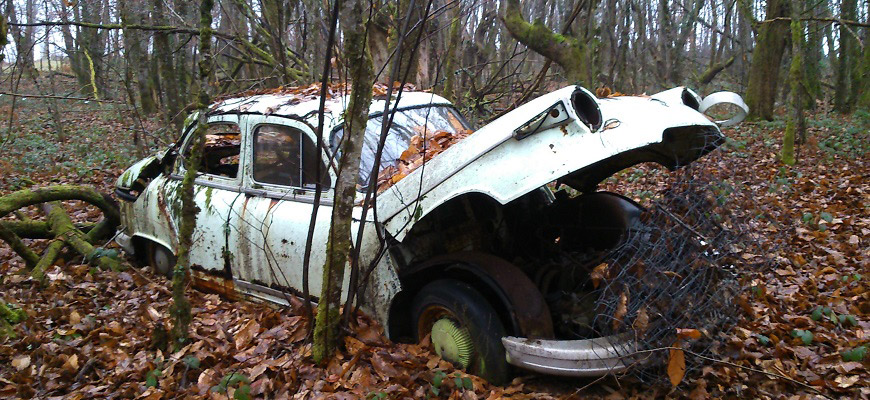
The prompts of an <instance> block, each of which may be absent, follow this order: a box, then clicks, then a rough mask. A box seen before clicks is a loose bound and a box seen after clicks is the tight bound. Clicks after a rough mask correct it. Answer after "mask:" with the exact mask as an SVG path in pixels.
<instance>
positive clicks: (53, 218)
mask: <svg viewBox="0 0 870 400" xmlns="http://www.w3.org/2000/svg"><path fill="white" fill-rule="evenodd" d="M42 211H43V212H45V215H46V217H47V218H48V223H49V225H50V226H51V232H52V233H53V234H54V235H55V237H57V238H58V239H62V240H63V241H64V242H66V244H68V245H69V246H70V247H72V248H73V249H74V250H75V251H76V252H78V253H79V254H81V255H82V256H84V257H85V258H86V259H91V258H94V250H95V249H94V246H92V245H91V243H90V242H89V240H88V236H87V235H85V234H84V233H82V231H80V230H78V229H76V228H75V226H74V225H73V223H72V220H71V219H70V217H69V215H68V214H67V213H66V211H64V209H63V207H62V206H61V205H60V203H59V202H56V201H55V202H51V203H44V204H43V205H42ZM94 262H95V263H96V264H97V265H98V266H100V267H101V268H103V269H111V270H112V271H117V270H120V269H121V265H120V264H119V263H118V260H115V259H113V258H111V257H96V259H95V260H94Z"/></svg>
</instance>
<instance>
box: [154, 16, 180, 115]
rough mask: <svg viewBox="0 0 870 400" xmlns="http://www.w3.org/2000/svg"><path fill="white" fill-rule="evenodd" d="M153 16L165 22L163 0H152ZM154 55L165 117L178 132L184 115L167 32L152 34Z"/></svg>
mask: <svg viewBox="0 0 870 400" xmlns="http://www.w3.org/2000/svg"><path fill="white" fill-rule="evenodd" d="M153 5H154V8H153V10H154V11H153V18H154V20H155V21H154V22H155V24H157V25H161V24H165V23H166V11H165V10H164V4H163V0H154V1H153ZM154 56H155V57H156V58H157V65H158V70H159V71H160V80H161V81H162V82H161V87H162V89H163V90H162V92H163V96H164V99H163V100H164V101H165V104H164V106H165V110H166V111H165V112H166V114H165V115H166V119H167V120H168V121H170V122H172V125H173V126H174V127H175V131H176V132H178V131H180V130H181V128H182V124H183V123H184V117H183V116H181V115H179V112H180V111H181V105H180V103H181V99H179V96H178V93H179V92H178V90H176V83H177V82H178V78H177V75H176V72H175V67H174V66H173V65H172V59H173V57H172V44H171V42H170V37H169V34H168V33H165V32H156V33H155V34H154Z"/></svg>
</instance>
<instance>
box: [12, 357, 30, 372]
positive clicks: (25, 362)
mask: <svg viewBox="0 0 870 400" xmlns="http://www.w3.org/2000/svg"><path fill="white" fill-rule="evenodd" d="M12 366H13V367H14V368H15V369H16V370H18V371H21V370H23V369H25V368H27V367H29V366H30V356H21V357H16V358H13V359H12Z"/></svg>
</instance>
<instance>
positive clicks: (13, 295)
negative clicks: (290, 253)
mask: <svg viewBox="0 0 870 400" xmlns="http://www.w3.org/2000/svg"><path fill="white" fill-rule="evenodd" d="M367 4H368V7H369V8H368V10H369V11H370V13H369V14H368V15H367V16H366V28H367V32H366V34H367V35H368V36H367V37H368V46H369V49H370V51H371V55H372V58H373V61H374V72H375V74H376V78H375V79H376V81H377V82H380V83H388V82H389V80H390V76H391V72H392V71H391V70H390V69H391V64H392V63H391V56H392V55H393V54H394V51H395V49H396V47H397V45H398V43H399V41H402V40H404V41H405V45H406V46H407V47H408V48H410V49H411V51H406V52H403V53H402V54H403V60H402V62H403V65H404V66H409V65H410V70H411V71H412V73H410V74H409V75H408V79H407V80H408V81H409V82H411V83H413V84H414V85H415V86H416V87H417V88H418V89H424V90H429V89H431V90H433V91H435V92H436V93H439V94H442V95H444V96H445V97H447V98H449V99H450V100H452V101H454V102H455V103H456V104H457V106H458V107H459V108H460V109H461V110H462V111H463V113H464V114H465V115H466V116H467V117H468V118H469V120H470V121H471V122H472V124H473V125H474V126H475V127H479V126H482V125H483V124H484V123H485V122H486V121H488V120H491V119H492V118H494V117H497V116H498V115H500V114H501V113H503V112H505V111H506V110H509V109H511V108H512V107H514V106H516V105H517V104H521V103H522V102H524V101H526V100H528V99H530V98H533V97H534V96H536V95H538V94H541V93H545V92H547V91H549V90H552V89H555V88H558V87H562V86H564V85H567V84H570V83H580V84H582V85H584V86H586V87H587V88H589V89H590V90H593V91H596V90H597V89H600V90H601V91H599V93H600V94H602V95H606V94H608V93H627V94H641V93H655V92H657V91H659V90H661V89H665V88H669V87H672V86H676V85H686V86H689V87H691V88H693V89H695V90H696V91H698V92H699V93H701V94H702V95H705V94H709V93H712V92H715V91H717V90H720V89H725V90H731V91H735V92H737V93H740V94H741V95H743V96H744V98H745V99H746V101H747V103H748V104H749V106H750V112H751V115H750V122H748V123H744V124H743V125H740V126H738V127H737V128H736V129H729V130H726V131H725V133H726V135H727V136H728V137H729V141H728V143H727V144H726V145H725V146H723V149H722V155H723V158H721V159H715V160H711V162H710V164H709V168H710V172H711V173H716V174H719V175H723V176H728V179H731V180H732V181H733V182H735V185H737V186H743V187H745V188H747V189H750V191H751V192H752V193H753V194H757V196H755V197H753V198H751V199H748V200H746V202H744V203H739V202H735V204H734V206H735V207H757V208H759V209H761V210H763V211H764V212H765V213H766V214H767V215H770V216H772V218H773V219H774V221H773V222H774V223H772V225H771V226H773V227H774V228H771V229H775V231H776V232H777V233H776V234H774V233H773V232H774V231H770V232H768V234H769V235H770V236H771V237H776V241H778V242H779V243H778V244H779V245H780V247H779V248H780V249H781V250H780V251H778V253H777V256H778V257H779V258H778V260H779V263H778V265H777V266H776V268H772V269H770V270H753V271H745V273H746V278H745V281H746V283H747V293H746V295H745V299H744V300H745V302H744V303H743V304H742V309H743V310H742V311H743V312H744V313H745V314H746V315H745V316H744V318H743V320H741V322H740V323H739V324H738V327H737V328H735V330H734V333H733V337H732V339H731V340H730V341H728V342H727V343H723V348H722V349H721V352H720V353H719V356H720V360H719V361H718V362H711V363H710V365H709V366H708V367H705V368H704V369H703V370H700V371H694V372H692V373H691V374H690V375H689V376H687V377H686V379H685V380H683V382H682V383H680V384H679V385H678V386H677V387H676V388H670V387H658V386H656V387H651V386H648V385H646V384H642V383H632V382H629V381H625V382H623V381H620V380H616V379H613V378H607V379H604V380H600V381H581V382H578V381H571V380H561V379H556V378H546V377H541V376H537V375H527V376H520V377H519V378H518V379H517V380H515V381H514V382H513V383H512V384H511V385H510V386H507V387H503V388H498V387H492V386H489V385H488V384H487V383H485V382H483V381H481V380H479V379H477V378H475V377H469V376H467V375H464V374H462V373H461V372H457V371H454V370H453V369H452V368H451V367H450V366H449V365H444V363H439V361H438V360H437V357H435V356H434V355H433V354H432V353H431V352H430V351H429V350H427V349H425V348H421V347H419V346H411V345H399V344H393V343H389V342H388V341H386V340H385V339H384V338H383V337H382V336H380V334H379V331H378V329H377V327H372V326H371V325H370V323H369V322H367V321H366V320H364V319H361V320H360V321H358V324H356V325H354V326H355V328H354V329H355V330H354V334H353V335H351V336H348V337H347V338H346V339H345V343H344V344H345V346H344V348H343V350H342V353H341V354H340V355H339V356H338V357H337V358H335V359H333V361H332V362H330V363H329V365H327V366H326V367H320V366H317V365H315V364H314V363H312V362H311V361H310V357H308V356H309V354H310V352H311V348H310V344H308V343H306V341H305V340H304V337H305V335H304V333H300V332H304V329H301V328H300V326H301V325H304V323H305V321H304V320H305V316H304V315H303V314H304V313H303V312H302V310H301V309H300V308H298V307H295V308H291V309H287V310H278V311H276V310H273V309H270V308H268V307H266V306H262V305H253V304H246V303H235V302H230V301H227V300H225V299H221V298H218V297H216V296H203V295H201V294H199V295H198V294H190V295H189V298H190V299H191V301H192V303H193V309H192V314H193V320H192V323H191V339H192V341H191V344H190V345H189V346H188V347H186V348H184V349H182V351H180V352H176V353H173V354H164V353H163V352H162V351H161V350H159V349H155V347H154V346H153V343H152V341H153V337H152V336H153V331H154V327H155V326H157V325H160V324H163V323H164V322H166V320H167V316H168V314H169V311H168V310H169V307H170V304H171V298H170V294H169V293H168V291H167V290H166V289H165V288H164V287H165V286H166V282H165V280H164V279H163V278H161V277H157V276H154V275H153V274H150V273H149V272H148V271H145V272H139V271H138V270H135V269H130V270H127V271H124V272H110V271H107V272H104V273H103V272H101V273H95V271H94V270H93V269H92V268H91V267H90V266H89V265H88V263H87V262H86V261H84V260H82V259H81V258H80V257H79V258H77V257H74V256H73V255H71V254H70V255H68V257H64V258H61V259H60V260H59V261H58V262H56V263H55V264H56V265H55V266H53V267H52V269H51V270H49V271H47V274H46V276H47V277H48V278H47V279H48V284H47V286H46V287H43V288H40V289H39V290H35V289H34V288H33V286H32V285H31V282H30V281H29V280H28V278H27V277H26V276H25V275H20V274H18V272H22V271H23V270H24V265H23V263H22V262H21V260H20V259H18V258H17V257H16V256H15V254H14V253H13V252H12V251H11V250H10V249H9V248H8V247H6V245H5V244H4V245H3V246H0V287H2V291H0V293H2V294H0V295H2V298H3V301H4V302H8V303H10V304H15V305H17V307H20V308H21V309H22V310H24V312H25V313H26V314H27V318H26V320H24V321H22V322H20V323H19V324H17V325H15V328H14V329H15V331H14V335H12V336H9V337H6V338H2V339H0V372H2V374H0V395H2V396H19V397H32V396H37V397H48V396H69V397H73V398H82V397H107V396H118V397H136V396H141V397H143V398H160V397H162V396H166V397H169V396H177V395H181V396H184V395H188V396H199V395H208V396H213V397H221V396H230V397H233V396H237V398H246V397H244V396H248V397H251V396H253V397H257V396H264V394H268V395H269V397H292V396H294V395H303V396H304V395H311V396H317V395H325V394H330V393H333V392H343V394H340V395H335V396H336V397H338V398H342V397H347V398H354V397H370V398H371V397H374V398H387V397H401V396H418V397H420V396H425V395H427V394H428V395H430V396H431V395H432V394H431V392H430V391H431V388H442V387H443V388H444V390H443V392H442V394H441V395H442V397H445V396H452V397H454V398H458V397H463V398H477V397H484V398H496V397H498V396H506V397H515V398H538V397H546V396H553V397H571V396H577V395H581V396H593V397H594V396H600V397H611V398H620V397H629V396H632V395H643V396H650V397H655V396H661V395H664V394H667V393H671V394H673V395H675V396H679V397H692V398H705V397H709V396H715V397H720V396H727V395H730V396H737V397H768V398H785V397H788V396H791V395H795V396H800V395H806V396H820V395H821V396H827V397H834V398H836V397H843V398H861V397H863V398H866V397H867V396H870V389H868V388H867V387H866V384H861V383H860V382H867V381H868V378H870V375H868V357H866V347H867V343H868V339H867V337H866V332H868V331H870V325H868V319H867V315H868V313H870V311H868V309H867V307H868V296H870V294H868V290H867V283H866V279H867V271H868V260H870V258H868V250H867V243H866V237H868V235H870V200H868V196H870V194H868V193H870V188H868V184H867V178H868V172H867V171H868V170H867V151H868V150H870V144H868V143H870V135H868V129H870V72H868V71H870V51H868V49H866V46H867V45H868V43H870V2H868V1H866V0H865V1H858V0H840V1H836V0H773V1H750V0H658V1H656V0H628V1H620V0H551V1H543V0H526V1H519V0H503V1H483V0H455V1H449V0H432V1H425V0H421V1H412V0H401V1H379V0H373V1H371V2H367ZM331 8H332V7H331V3H329V2H327V1H316V0H300V1H295V0H217V1H215V2H214V7H213V12H212V18H213V21H212V22H211V23H210V24H209V25H210V26H211V27H212V28H213V29H214V34H213V36H212V37H211V40H210V41H209V44H211V46H210V49H209V53H208V55H209V56H211V60H213V62H211V64H210V65H211V66H212V67H211V68H210V69H206V71H207V72H208V76H206V77H205V78H204V79H203V81H205V82H207V83H208V84H207V86H205V87H207V88H208V89H207V90H208V92H209V95H211V96H221V95H226V94H230V93H238V92H243V91H248V90H252V89H265V88H275V87H280V86H284V87H289V86H299V85H308V84H311V83H314V82H318V81H319V80H320V79H321V74H322V70H323V67H324V65H325V64H326V63H327V62H328V63H329V67H330V69H331V72H332V77H333V81H334V82H345V83H346V82H347V81H348V79H347V77H348V74H349V73H348V71H349V69H350V65H349V63H348V61H347V60H345V59H344V57H343V56H344V54H345V52H344V51H343V44H344V43H343V40H344V38H343V37H342V36H341V35H339V36H338V38H337V40H336V42H335V43H334V46H335V48H334V49H333V51H331V54H332V56H330V57H329V60H327V57H326V54H328V53H329V52H327V49H326V46H327V43H328V42H329V40H327V37H328V33H329V29H330V26H329V24H330V21H331V19H330V18H331V16H330V10H331ZM0 10H2V11H0V13H2V15H3V16H4V17H5V24H6V26H7V27H8V36H7V41H8V44H7V45H6V46H5V47H4V56H5V57H4V59H3V64H2V71H0V152H2V153H0V154H2V155H3V157H2V159H0V170H2V171H3V172H4V173H3V175H2V176H0V184H2V186H0V194H4V195H5V194H8V193H10V192H12V191H14V190H17V189H21V188H26V187H31V186H43V185H49V184H57V183H86V184H90V185H93V186H95V187H97V188H99V189H102V190H103V191H105V192H111V187H112V184H113V182H114V179H115V177H116V176H117V175H118V174H119V173H120V172H121V171H122V170H123V168H125V167H126V166H127V165H129V164H130V163H131V162H132V161H134V160H135V159H137V158H139V157H141V156H143V155H145V154H148V153H151V152H152V151H154V150H156V149H157V148H160V147H162V146H165V145H166V144H168V143H171V142H172V141H173V140H174V139H175V138H176V137H177V135H178V132H179V129H178V128H179V126H180V124H181V123H182V122H183V120H184V118H185V116H186V115H187V114H188V113H189V112H190V111H193V110H194V109H195V108H196V107H197V105H196V100H197V96H198V95H199V94H200V91H201V90H202V89H201V88H202V87H203V86H202V85H200V84H199V80H200V69H199V67H200V65H199V62H200V61H201V60H203V59H208V58H209V57H203V56H202V54H200V49H201V46H200V44H199V43H198V42H199V37H200V35H201V29H200V28H201V27H200V23H201V22H202V18H201V15H200V14H199V4H197V3H196V2H190V1H185V0H78V1H75V0H73V1H69V0H61V1H47V0H46V1H42V0H15V1H13V0H5V1H2V2H0ZM427 10H428V13H427ZM406 22H407V24H408V26H409V27H410V31H409V32H408V33H407V34H405V35H401V34H400V33H399V32H400V31H401V26H402V25H403V24H404V23H406ZM416 35H419V37H420V40H419V43H417V42H416V40H409V38H415V36H416ZM790 146H795V148H794V149H792V150H790ZM626 176H627V177H632V176H635V178H633V179H629V182H631V183H629V184H626V186H625V187H622V188H621V189H622V192H625V193H631V194H632V195H633V196H635V195H641V194H642V192H641V190H642V189H641V187H642V184H644V183H648V182H646V181H647V180H648V179H652V178H647V177H640V175H637V174H633V173H632V172H631V171H628V172H625V175H623V177H626ZM67 206H68V207H67V208H68V209H70V210H72V211H71V212H70V214H71V215H72V217H73V219H74V220H75V221H77V222H78V221H84V220H87V219H88V218H93V217H94V215H93V214H94V210H92V209H90V208H87V207H85V206H84V205H83V204H78V205H77V204H68V205H67ZM25 214H26V215H25V216H27V215H30V216H35V215H36V214H37V212H36V210H30V211H28V212H26V213H25ZM28 244H30V245H32V246H34V247H35V248H36V249H38V250H41V249H44V248H46V247H47V246H49V245H50V243H49V241H39V240H36V241H29V242H28ZM817 310H819V312H818V313H817V312H816V311H817ZM816 314H819V315H821V317H819V318H816V317H817V315H816ZM843 316H851V317H852V319H851V320H850V319H849V318H841V317H843ZM300 321H301V322H300ZM852 321H854V324H853V323H852ZM796 331H801V332H812V333H813V335H810V336H809V340H808V341H807V340H806V337H807V336H806V335H804V334H803V333H799V334H797V335H796V334H795V332H796ZM13 336H14V337H13ZM862 349H863V350H862ZM859 355H860V357H859ZM240 376H241V377H240ZM242 377H243V379H242ZM455 377H456V378H459V379H458V380H455V379H454V378H455ZM463 378H466V379H469V381H468V384H467V385H466V382H465V381H463ZM436 383H437V385H436ZM215 387H217V389H218V390H213V389H214V388H215Z"/></svg>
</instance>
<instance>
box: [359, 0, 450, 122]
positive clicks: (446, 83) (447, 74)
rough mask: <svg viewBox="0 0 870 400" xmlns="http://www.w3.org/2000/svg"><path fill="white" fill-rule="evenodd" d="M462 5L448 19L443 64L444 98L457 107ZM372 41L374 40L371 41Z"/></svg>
mask: <svg viewBox="0 0 870 400" xmlns="http://www.w3.org/2000/svg"><path fill="white" fill-rule="evenodd" d="M461 25H462V5H461V4H457V5H456V6H455V7H454V9H453V15H452V16H451V18H450V31H449V32H448V34H447V36H448V39H447V54H446V55H445V58H446V59H447V60H446V61H445V64H444V74H445V77H444V78H445V79H444V90H443V91H442V93H443V94H444V98H446V99H447V100H449V101H450V102H451V103H453V104H456V105H458V103H459V102H458V101H457V97H458V96H456V95H455V93H454V90H455V89H456V88H455V86H456V74H458V73H459V70H458V69H457V63H458V62H459V52H458V51H457V50H458V49H459V42H460V41H461V40H462V26H461ZM372 40H374V38H373V39H372Z"/></svg>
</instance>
